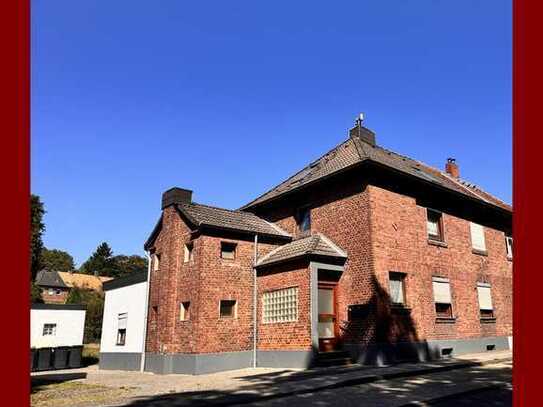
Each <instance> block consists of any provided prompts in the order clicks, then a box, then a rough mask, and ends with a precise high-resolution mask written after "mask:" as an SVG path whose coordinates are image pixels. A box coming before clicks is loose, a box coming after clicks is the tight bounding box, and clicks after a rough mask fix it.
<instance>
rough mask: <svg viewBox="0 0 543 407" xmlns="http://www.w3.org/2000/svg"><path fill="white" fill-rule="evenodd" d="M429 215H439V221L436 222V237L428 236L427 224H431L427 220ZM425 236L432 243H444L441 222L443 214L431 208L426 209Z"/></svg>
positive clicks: (443, 228)
mask: <svg viewBox="0 0 543 407" xmlns="http://www.w3.org/2000/svg"><path fill="white" fill-rule="evenodd" d="M430 213H435V214H438V215H439V220H438V221H437V231H438V234H437V235H435V234H430V228H429V224H430V223H431V222H430V221H429V220H428V217H429V215H430ZM426 236H427V238H428V239H430V240H433V241H437V242H445V222H444V221H443V212H441V211H438V210H435V209H432V208H426Z"/></svg>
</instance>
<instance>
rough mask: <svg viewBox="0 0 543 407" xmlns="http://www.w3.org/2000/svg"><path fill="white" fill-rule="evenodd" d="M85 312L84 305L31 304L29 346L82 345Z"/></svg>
mask: <svg viewBox="0 0 543 407" xmlns="http://www.w3.org/2000/svg"><path fill="white" fill-rule="evenodd" d="M85 313H86V308H85V306H84V305H78V304H31V306H30V347H31V348H55V347H59V346H81V345H83V334H84V330H85Z"/></svg>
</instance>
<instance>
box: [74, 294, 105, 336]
mask: <svg viewBox="0 0 543 407" xmlns="http://www.w3.org/2000/svg"><path fill="white" fill-rule="evenodd" d="M66 303H68V304H82V305H85V306H86V307H87V312H86V315H85V334H84V337H83V342H85V343H96V342H100V337H101V336H102V316H103V313H104V294H103V293H98V292H96V291H93V290H86V289H82V288H75V287H74V288H72V289H71V290H70V294H68V299H67V300H66Z"/></svg>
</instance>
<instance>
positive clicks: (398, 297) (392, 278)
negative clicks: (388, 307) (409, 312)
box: [388, 272, 405, 305]
mask: <svg viewBox="0 0 543 407" xmlns="http://www.w3.org/2000/svg"><path fill="white" fill-rule="evenodd" d="M404 280H405V274H403V273H397V272H391V273H389V274H388V281H389V286H390V287H389V288H390V302H391V304H393V305H405V281H404Z"/></svg>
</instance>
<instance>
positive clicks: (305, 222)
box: [296, 208, 311, 233]
mask: <svg viewBox="0 0 543 407" xmlns="http://www.w3.org/2000/svg"><path fill="white" fill-rule="evenodd" d="M296 222H297V224H298V230H299V231H300V232H301V233H309V232H310V231H311V210H310V209H309V208H301V209H298V213H297V214H296Z"/></svg>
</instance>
